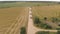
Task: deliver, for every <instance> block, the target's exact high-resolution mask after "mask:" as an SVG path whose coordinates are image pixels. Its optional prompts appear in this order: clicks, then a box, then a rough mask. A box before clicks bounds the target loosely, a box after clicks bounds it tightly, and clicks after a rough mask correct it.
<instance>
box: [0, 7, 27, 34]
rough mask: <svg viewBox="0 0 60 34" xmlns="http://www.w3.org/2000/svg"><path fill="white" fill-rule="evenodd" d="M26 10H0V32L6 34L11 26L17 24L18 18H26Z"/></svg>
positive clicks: (19, 8)
mask: <svg viewBox="0 0 60 34" xmlns="http://www.w3.org/2000/svg"><path fill="white" fill-rule="evenodd" d="M26 10H27V9H26V7H13V8H4V9H0V31H2V32H3V33H4V32H6V30H7V29H8V28H9V27H10V26H11V24H12V23H17V20H18V19H17V18H18V16H24V11H26ZM26 14H27V13H26ZM24 22H25V21H24ZM0 33H1V32H0ZM1 34H2V33H1Z"/></svg>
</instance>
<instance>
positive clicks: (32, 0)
mask: <svg viewBox="0 0 60 34" xmlns="http://www.w3.org/2000/svg"><path fill="white" fill-rule="evenodd" d="M0 1H60V0H0Z"/></svg>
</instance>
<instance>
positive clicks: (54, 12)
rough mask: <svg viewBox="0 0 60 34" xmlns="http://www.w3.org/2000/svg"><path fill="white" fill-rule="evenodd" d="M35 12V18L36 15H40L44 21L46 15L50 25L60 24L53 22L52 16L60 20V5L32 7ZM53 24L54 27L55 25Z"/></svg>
mask: <svg viewBox="0 0 60 34" xmlns="http://www.w3.org/2000/svg"><path fill="white" fill-rule="evenodd" d="M32 12H33V19H34V18H35V17H38V18H39V19H40V20H42V21H43V22H44V20H43V19H44V17H47V20H48V23H49V25H52V26H53V24H55V25H54V26H55V27H56V25H58V24H57V23H58V22H57V23H51V18H52V17H54V18H57V19H58V20H60V5H54V6H36V7H32ZM54 26H53V27H54ZM57 27H58V26H57Z"/></svg>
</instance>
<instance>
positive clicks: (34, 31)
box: [27, 9, 57, 34]
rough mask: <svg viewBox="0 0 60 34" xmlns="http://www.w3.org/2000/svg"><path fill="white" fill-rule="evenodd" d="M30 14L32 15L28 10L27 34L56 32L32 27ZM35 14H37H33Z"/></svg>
mask: <svg viewBox="0 0 60 34" xmlns="http://www.w3.org/2000/svg"><path fill="white" fill-rule="evenodd" d="M31 10H32V9H31ZM31 13H32V11H30V9H29V18H28V19H29V20H28V29H27V34H35V33H36V32H37V31H49V32H57V30H47V29H41V28H37V27H35V26H34V25H33V19H31V17H32V15H31ZM35 14H37V12H35ZM37 15H38V14H37Z"/></svg>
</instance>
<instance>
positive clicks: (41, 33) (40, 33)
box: [36, 31, 49, 34]
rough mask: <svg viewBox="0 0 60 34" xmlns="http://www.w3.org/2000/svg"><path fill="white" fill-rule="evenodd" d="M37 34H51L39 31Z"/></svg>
mask: <svg viewBox="0 0 60 34" xmlns="http://www.w3.org/2000/svg"><path fill="white" fill-rule="evenodd" d="M36 34H49V32H48V31H38V32H36Z"/></svg>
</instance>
